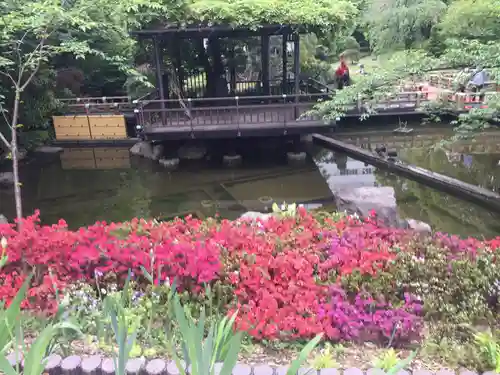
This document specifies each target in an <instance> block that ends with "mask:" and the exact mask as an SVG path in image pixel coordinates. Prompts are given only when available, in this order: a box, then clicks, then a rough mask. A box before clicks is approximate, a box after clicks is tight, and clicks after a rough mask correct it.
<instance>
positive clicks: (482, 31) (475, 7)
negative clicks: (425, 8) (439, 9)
mask: <svg viewBox="0 0 500 375" xmlns="http://www.w3.org/2000/svg"><path fill="white" fill-rule="evenodd" d="M440 28H441V31H442V34H443V36H444V37H447V38H459V39H460V38H466V39H480V40H491V39H493V40H494V39H496V38H498V36H499V35H500V1H498V0H457V1H454V2H452V3H451V4H450V6H449V7H448V9H447V11H446V14H445V15H444V17H443V19H442V21H441V24H440Z"/></svg>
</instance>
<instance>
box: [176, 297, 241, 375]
mask: <svg viewBox="0 0 500 375" xmlns="http://www.w3.org/2000/svg"><path fill="white" fill-rule="evenodd" d="M172 307H173V310H174V313H175V319H176V323H177V325H178V331H179V338H180V343H181V344H180V345H181V348H182V353H183V355H182V357H183V359H184V361H185V362H186V364H187V365H188V366H191V367H190V370H189V373H190V374H193V375H211V374H213V373H214V365H215V363H216V362H220V363H222V369H221V372H220V374H221V375H229V374H231V371H232V369H233V368H234V366H235V365H236V361H237V360H238V353H239V351H240V347H241V340H242V337H243V333H242V332H236V333H234V330H233V326H234V321H235V319H236V313H235V314H233V316H232V317H231V318H227V317H224V318H223V319H222V320H221V321H220V322H212V323H211V324H210V325H209V326H208V327H206V326H205V323H206V321H205V311H204V310H202V312H201V316H200V318H199V319H198V321H196V320H195V319H194V318H193V317H192V315H191V314H190V313H189V311H188V310H187V309H185V308H184V307H183V306H182V304H181V302H180V299H179V297H178V296H177V295H176V296H174V298H173V301H172ZM206 331H208V334H207V335H206V336H205V332H206ZM176 341H177V340H176V337H175V335H174V334H173V330H172V329H169V330H168V340H167V345H168V347H169V351H170V354H171V355H172V357H173V358H174V360H175V362H176V365H177V368H178V369H179V371H180V372H181V374H182V375H185V374H186V370H185V368H184V366H183V364H182V363H181V359H180V357H179V356H178V354H177V348H176V347H175V346H174V345H175V343H176Z"/></svg>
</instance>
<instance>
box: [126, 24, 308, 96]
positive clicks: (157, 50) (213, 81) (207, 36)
mask: <svg viewBox="0 0 500 375" xmlns="http://www.w3.org/2000/svg"><path fill="white" fill-rule="evenodd" d="M133 34H134V35H136V36H138V37H139V38H140V39H150V40H152V42H153V43H152V44H153V56H154V64H153V66H154V70H155V75H156V85H157V89H158V99H160V100H166V99H171V98H172V97H171V96H172V95H171V94H172V93H171V91H170V90H169V87H170V86H171V85H172V82H169V79H170V80H172V79H174V78H176V79H177V81H178V82H179V91H180V94H181V95H182V96H184V95H185V94H186V91H189V90H190V89H191V88H192V86H200V85H199V83H200V82H189V78H190V77H189V76H188V74H187V72H186V71H185V70H184V64H183V59H182V51H181V48H182V46H183V41H185V40H189V41H191V42H192V43H194V45H196V46H197V54H198V56H197V57H198V61H199V62H200V64H201V65H204V67H205V70H209V71H205V72H204V73H205V74H206V82H201V83H202V84H203V85H205V84H206V86H207V87H206V89H204V90H202V92H203V95H202V96H203V97H205V98H210V97H211V98H214V97H227V96H234V95H236V94H237V77H236V66H235V62H234V57H235V56H234V50H233V51H232V53H231V51H230V52H229V55H230V56H227V57H226V63H224V62H223V59H222V56H220V41H221V40H222V39H225V38H227V39H242V38H248V37H259V38H260V47H261V48H260V55H261V56H260V61H261V67H260V69H261V75H260V82H259V85H258V86H259V87H258V90H256V91H257V93H258V94H259V95H264V96H265V95H271V94H272V92H271V80H270V78H269V70H270V69H269V58H270V49H269V40H270V37H271V36H281V37H282V48H281V55H282V56H281V59H282V64H281V67H282V78H281V87H282V92H281V94H292V93H294V94H299V91H300V79H298V78H299V77H300V61H299V58H300V36H299V34H300V28H297V27H292V26H284V25H266V26H261V27H259V28H258V29H250V28H233V27H230V26H199V27H195V26H187V27H174V26H169V27H163V28H159V29H148V30H140V31H135V32H134V33H133ZM288 42H293V49H292V50H293V87H289V84H290V82H289V79H288V77H289V75H290V74H289V73H290V72H288V69H287V67H288V53H287V51H288V50H289V48H287V44H288ZM207 44H208V48H207ZM165 51H167V54H168V58H169V59H170V60H171V61H172V65H173V66H174V69H175V72H176V76H177V77H172V76H170V77H169V76H168V74H166V72H165V67H164V61H165V59H164V57H165V56H164V54H165ZM214 54H218V56H216V55H214ZM210 59H211V60H212V62H211V65H209V64H210V63H208V64H207V62H208V60H210ZM226 73H229V74H226ZM171 75H172V74H171ZM228 76H229V80H227V78H226V77H228ZM186 81H187V82H186ZM221 81H222V82H221ZM224 81H226V82H224ZM228 81H229V82H228ZM224 83H225V86H226V87H228V88H229V89H228V90H224V89H222V90H221V89H220V87H221V86H222V85H223V84H224ZM197 88H198V89H200V87H197ZM188 96H189V95H188Z"/></svg>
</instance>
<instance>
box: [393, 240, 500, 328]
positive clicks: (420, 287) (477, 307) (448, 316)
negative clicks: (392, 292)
mask: <svg viewBox="0 0 500 375" xmlns="http://www.w3.org/2000/svg"><path fill="white" fill-rule="evenodd" d="M499 255H500V251H498V250H494V251H492V250H490V249H481V248H477V249H476V248H474V247H471V248H468V249H467V250H463V251H461V252H456V251H452V252H447V251H443V248H442V247H438V246H436V245H435V244H429V245H428V246H417V249H415V250H414V251H409V252H402V253H400V254H398V258H397V260H396V262H395V263H394V265H393V267H392V269H391V273H392V274H393V276H394V278H395V279H396V280H398V285H397V287H398V288H399V289H404V290H405V291H406V292H409V293H413V294H415V295H417V296H419V297H420V298H422V299H423V300H424V302H425V303H424V311H425V314H426V317H427V318H428V319H432V320H444V321H446V322H447V323H449V324H452V325H457V324H460V323H473V324H474V323H478V322H479V321H484V319H487V320H490V321H495V320H496V319H497V318H498V316H497V314H498V311H496V309H497V307H498V300H496V299H495V298H497V297H495V296H494V295H492V292H493V290H492V286H493V285H494V284H495V282H496V281H497V280H499V279H500V264H499V262H498V261H497V260H498V257H499Z"/></svg>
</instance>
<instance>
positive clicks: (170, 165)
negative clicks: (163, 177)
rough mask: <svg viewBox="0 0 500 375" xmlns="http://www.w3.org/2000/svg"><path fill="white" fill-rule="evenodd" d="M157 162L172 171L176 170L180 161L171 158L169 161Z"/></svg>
mask: <svg viewBox="0 0 500 375" xmlns="http://www.w3.org/2000/svg"><path fill="white" fill-rule="evenodd" d="M158 162H159V163H160V165H163V166H164V167H165V168H167V169H170V170H174V169H177V167H179V162H180V160H179V159H178V158H171V159H160V160H158Z"/></svg>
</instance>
